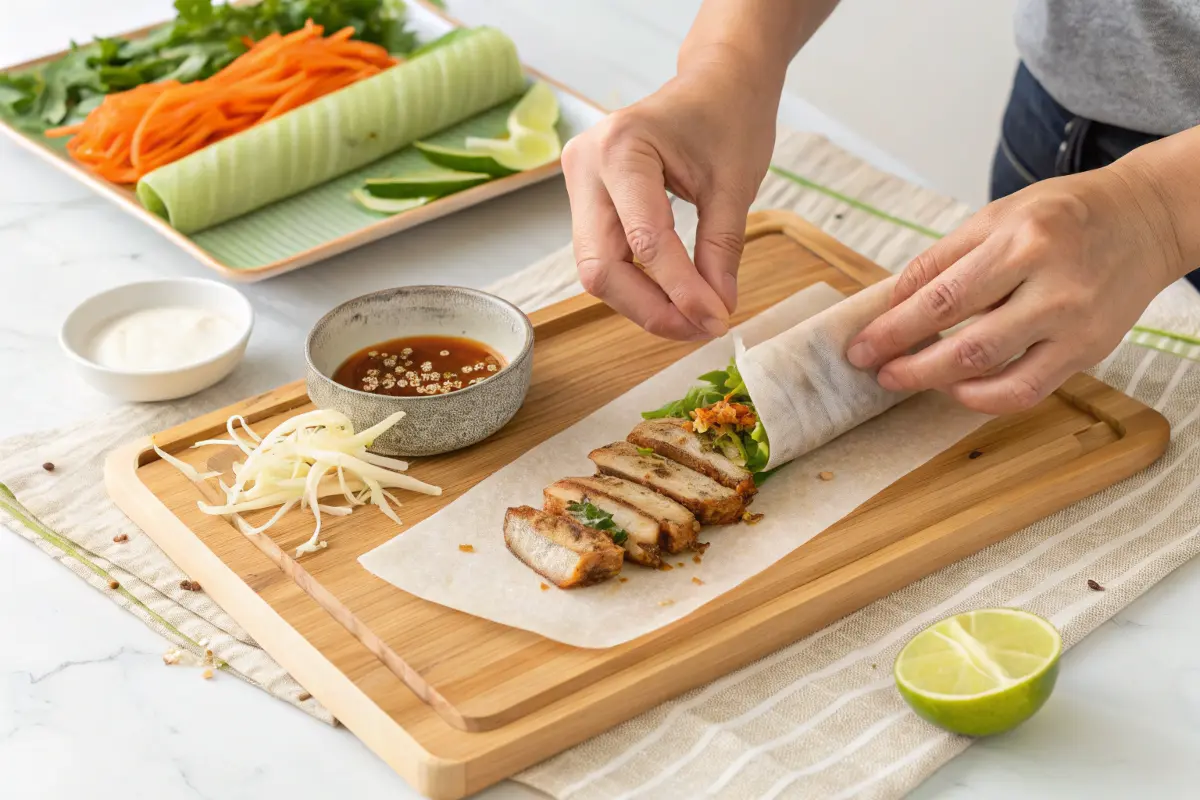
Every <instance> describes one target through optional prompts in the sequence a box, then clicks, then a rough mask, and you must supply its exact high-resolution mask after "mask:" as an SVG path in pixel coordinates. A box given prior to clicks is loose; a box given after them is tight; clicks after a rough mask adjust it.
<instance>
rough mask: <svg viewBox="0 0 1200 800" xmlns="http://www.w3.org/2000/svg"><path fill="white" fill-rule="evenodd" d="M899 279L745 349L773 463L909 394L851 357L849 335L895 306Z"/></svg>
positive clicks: (744, 367)
mask: <svg viewBox="0 0 1200 800" xmlns="http://www.w3.org/2000/svg"><path fill="white" fill-rule="evenodd" d="M897 280H898V277H892V278H889V279H887V280H885V281H881V282H879V283H876V284H873V285H871V286H868V287H867V288H865V289H862V290H861V291H859V292H858V293H856V294H853V295H851V296H850V297H847V298H846V299H845V300H843V301H841V302H839V303H838V304H837V305H834V306H832V307H830V308H828V309H826V310H825V311H822V312H821V313H819V314H817V315H815V316H813V317H810V318H808V319H806V320H805V321H803V322H801V323H800V324H798V325H796V326H794V327H792V328H789V329H788V330H786V331H784V332H783V333H781V334H778V335H777V336H774V337H772V338H770V339H767V340H766V341H764V342H761V343H759V344H756V345H754V346H753V347H750V348H749V349H745V350H742V351H741V352H739V353H738V355H737V366H738V369H739V370H740V372H741V375H742V379H743V380H744V381H745V382H746V389H747V391H748V392H749V394H750V398H751V399H752V400H753V401H754V408H755V411H756V412H757V414H758V418H759V419H760V420H761V421H762V424H763V428H764V429H765V430H766V432H767V440H768V441H769V442H770V458H769V459H768V461H767V466H766V468H767V469H774V468H775V467H778V466H780V465H782V464H786V463H788V462H789V461H791V460H792V459H795V458H799V457H800V456H802V455H804V454H805V453H808V452H811V451H813V450H815V449H817V448H818V447H820V446H821V445H823V444H825V443H826V442H829V441H831V440H833V439H835V438H837V437H838V436H840V435H842V434H843V433H845V432H847V431H849V430H850V429H852V428H855V427H857V426H858V425H861V424H862V423H864V422H866V421H867V420H869V419H871V418H872V417H875V416H878V415H879V414H882V413H883V412H884V411H887V410H888V409H889V408H891V407H892V406H894V405H896V404H897V403H899V402H900V401H902V400H904V399H905V398H907V397H909V396H910V394H911V393H904V392H889V391H887V390H886V389H884V388H883V387H881V386H880V385H879V383H878V382H877V381H876V379H875V373H874V372H873V371H870V372H869V371H864V370H860V369H858V368H857V367H855V366H853V365H852V364H851V363H850V362H849V361H847V360H846V349H847V346H848V345H849V344H850V340H851V339H853V338H854V337H855V336H857V335H858V333H859V332H861V331H862V330H863V329H864V328H866V327H867V325H868V324H870V323H871V322H872V321H873V320H874V319H875V318H876V317H878V316H879V315H880V314H882V313H883V312H884V311H886V310H887V309H888V305H889V303H890V300H891V297H892V290H893V289H894V288H895V286H896V281H897ZM739 350H740V348H739Z"/></svg>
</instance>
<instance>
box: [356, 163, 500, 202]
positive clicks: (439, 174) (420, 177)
mask: <svg viewBox="0 0 1200 800" xmlns="http://www.w3.org/2000/svg"><path fill="white" fill-rule="evenodd" d="M491 178H492V176H491V175H485V174H484V173H482V172H455V171H453V170H438V171H431V172H420V173H414V174H412V175H402V176H400V177H397V178H370V179H368V180H367V182H366V184H365V185H364V188H365V189H366V190H367V193H368V194H372V195H374V196H375V197H384V198H388V199H391V200H409V199H415V198H419V197H442V196H444V195H448V194H454V193H455V192H461V191H462V190H463V189H470V188H471V187H472V186H478V185H479V184H481V183H486V182H487V181H489V180H491Z"/></svg>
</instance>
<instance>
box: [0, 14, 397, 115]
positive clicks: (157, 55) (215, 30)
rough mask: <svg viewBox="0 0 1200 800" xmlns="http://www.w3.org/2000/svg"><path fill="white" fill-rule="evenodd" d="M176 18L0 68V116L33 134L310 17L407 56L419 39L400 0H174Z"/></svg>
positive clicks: (207, 72)
mask: <svg viewBox="0 0 1200 800" xmlns="http://www.w3.org/2000/svg"><path fill="white" fill-rule="evenodd" d="M175 10H176V11H177V12H178V15H177V16H176V18H175V21H174V22H171V23H169V24H167V25H164V26H162V27H161V28H158V29H157V30H154V31H152V32H151V33H150V34H149V35H147V36H145V37H144V38H141V39H134V40H127V39H121V38H98V39H96V40H95V41H93V42H91V43H88V44H83V45H78V44H75V43H74V42H72V43H71V49H70V51H69V52H68V53H67V54H66V55H64V56H63V57H62V58H59V59H57V60H55V61H52V62H50V63H49V64H46V65H45V66H43V67H40V68H37V69H33V70H29V71H24V72H21V73H18V74H13V73H0V116H3V117H5V118H7V119H9V120H10V121H11V122H13V123H14V124H15V125H17V127H20V128H21V129H23V130H27V131H31V132H34V133H41V132H42V131H45V130H46V129H47V128H52V127H55V126H58V125H67V124H73V123H75V122H79V121H81V120H82V119H83V118H84V117H85V116H87V114H88V112H90V111H91V110H92V109H93V108H95V107H96V106H97V105H99V104H100V101H101V100H103V99H104V96H105V95H106V94H111V93H113V92H121V91H125V90H128V89H132V88H134V87H136V86H141V85H142V84H144V83H152V82H155V81H162V80H177V81H180V82H181V83H189V82H191V81H196V80H202V79H204V78H208V77H211V76H212V75H214V74H216V73H217V72H219V71H220V70H221V69H223V68H224V67H226V66H228V65H229V63H230V62H232V61H233V60H234V59H235V58H237V57H238V56H240V55H241V54H242V53H244V52H246V50H247V49H248V48H247V45H246V40H247V39H249V40H251V41H257V40H259V39H261V38H263V37H265V36H267V35H269V34H272V33H291V32H292V31H295V30H299V29H300V28H302V27H304V25H305V23H306V22H307V21H308V20H310V19H311V20H312V21H313V22H314V23H316V24H318V25H323V26H324V27H325V30H326V32H329V33H332V32H334V31H338V30H341V29H342V28H345V27H347V26H349V27H352V28H353V29H354V31H355V37H356V38H358V39H361V40H363V41H366V42H372V43H374V44H378V45H382V46H383V47H385V48H387V50H388V51H389V52H392V53H395V54H399V55H406V54H408V53H410V52H411V51H412V50H413V49H414V48H415V47H416V45H417V42H416V36H415V34H414V33H413V32H412V31H411V30H410V29H408V27H407V26H406V25H405V18H404V13H405V6H404V2H403V0H262V2H259V3H256V4H254V5H238V6H233V5H225V4H223V5H216V4H214V3H213V2H212V0H175Z"/></svg>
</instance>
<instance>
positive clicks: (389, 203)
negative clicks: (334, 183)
mask: <svg viewBox="0 0 1200 800" xmlns="http://www.w3.org/2000/svg"><path fill="white" fill-rule="evenodd" d="M350 196H351V197H353V198H354V200H355V202H357V203H358V204H359V205H360V206H362V207H363V208H365V209H366V210H367V211H374V212H375V213H376V214H403V213H404V212H405V211H412V210H413V209H414V208H418V207H420V206H423V205H425V204H426V203H428V202H429V201H430V200H433V199H434V198H432V197H409V198H406V199H404V200H389V199H387V198H385V197H376V196H375V195H373V194H369V193H368V192H367V191H366V190H364V189H355V190H354V191H353V192H351V193H350Z"/></svg>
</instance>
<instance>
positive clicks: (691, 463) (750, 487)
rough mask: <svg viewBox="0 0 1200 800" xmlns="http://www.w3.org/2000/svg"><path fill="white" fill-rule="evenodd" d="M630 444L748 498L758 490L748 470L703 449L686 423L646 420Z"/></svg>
mask: <svg viewBox="0 0 1200 800" xmlns="http://www.w3.org/2000/svg"><path fill="white" fill-rule="evenodd" d="M629 441H630V443H631V444H634V445H636V446H637V447H645V448H649V449H650V450H653V451H654V452H655V453H657V454H658V455H660V456H662V457H663V458H669V459H671V460H672V461H678V462H679V463H680V464H683V465H684V466H685V467H687V468H688V469H694V470H696V472H699V473H700V474H701V475H707V476H708V477H710V478H712V479H713V480H714V481H716V482H717V483H719V484H721V485H722V486H726V487H728V488H730V489H733V490H734V491H735V492H737V493H738V494H740V495H741V496H742V497H745V498H747V499H749V498H751V497H753V496H754V494H755V493H756V492H757V491H758V489H757V488H756V487H755V485H754V476H753V475H751V474H750V470H748V469H746V468H745V467H743V466H742V465H740V464H738V463H736V462H734V461H733V460H732V459H730V458H729V457H727V456H726V455H725V454H724V453H721V452H719V451H716V450H713V449H712V448H711V447H708V446H706V444H705V442H704V438H703V437H702V436H701V435H700V434H698V433H694V432H693V431H692V430H691V426H690V425H689V424H688V423H687V422H686V421H685V420H682V419H648V420H646V421H645V422H642V423H640V424H639V425H638V426H637V427H636V428H634V429H633V431H632V432H631V433H630V434H629Z"/></svg>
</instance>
